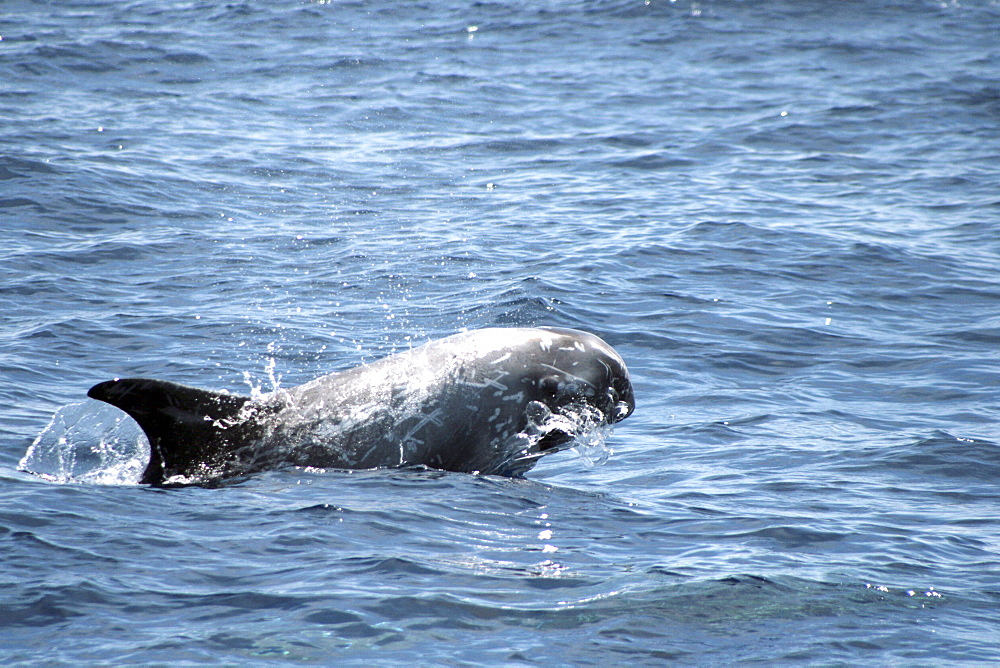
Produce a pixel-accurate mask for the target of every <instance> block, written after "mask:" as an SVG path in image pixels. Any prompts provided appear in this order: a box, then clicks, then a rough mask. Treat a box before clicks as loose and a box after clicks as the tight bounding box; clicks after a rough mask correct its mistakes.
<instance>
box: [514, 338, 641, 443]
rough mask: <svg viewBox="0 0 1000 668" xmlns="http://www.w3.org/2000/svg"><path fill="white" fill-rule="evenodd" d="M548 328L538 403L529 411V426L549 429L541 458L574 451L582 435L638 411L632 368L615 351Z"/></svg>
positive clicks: (538, 363) (539, 361)
mask: <svg viewBox="0 0 1000 668" xmlns="http://www.w3.org/2000/svg"><path fill="white" fill-rule="evenodd" d="M542 329H543V330H544V332H546V333H547V334H548V336H544V335H543V336H542V337H541V340H540V343H539V346H540V351H541V352H540V353H539V354H538V356H537V357H536V358H535V374H536V377H535V379H534V384H535V392H534V393H533V394H534V397H535V400H534V401H531V402H529V403H528V404H527V407H526V410H527V413H528V419H529V424H536V425H542V426H543V429H542V431H543V432H544V436H543V437H542V438H541V440H540V441H539V442H538V445H537V451H536V452H537V455H541V454H545V453H549V452H554V451H557V450H562V449H564V448H566V447H569V445H571V444H572V443H573V442H574V440H575V439H576V437H577V436H579V435H580V434H581V433H584V432H586V431H588V430H589V429H592V428H594V427H598V426H600V425H602V424H603V425H609V424H614V423H616V422H621V421H622V420H624V419H625V418H627V417H628V416H629V415H631V414H632V411H634V410H635V395H634V393H633V391H632V383H631V381H630V380H629V375H628V369H627V368H626V367H625V362H624V361H622V358H621V356H619V355H618V353H617V352H615V350H614V348H612V347H611V346H609V345H608V344H607V343H605V342H604V341H602V340H601V339H600V338H598V337H597V336H594V335H593V334H588V333H586V332H580V331H577V330H573V329H562V328H555V327H545V328H542ZM543 423H544V424H543Z"/></svg>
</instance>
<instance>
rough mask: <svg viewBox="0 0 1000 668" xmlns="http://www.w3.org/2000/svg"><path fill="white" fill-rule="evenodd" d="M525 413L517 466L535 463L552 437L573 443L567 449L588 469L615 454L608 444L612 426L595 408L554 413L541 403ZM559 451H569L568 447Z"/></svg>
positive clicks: (573, 407)
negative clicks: (542, 446)
mask: <svg viewBox="0 0 1000 668" xmlns="http://www.w3.org/2000/svg"><path fill="white" fill-rule="evenodd" d="M626 409H627V407H626ZM525 410H526V412H527V415H528V426H527V427H526V428H525V430H524V432H522V433H521V434H518V436H517V439H516V443H517V446H516V455H515V457H514V462H515V463H516V462H523V461H533V460H535V459H537V458H538V457H540V456H541V455H542V454H543V452H542V451H540V450H539V446H540V444H541V443H542V442H543V441H544V439H545V438H546V437H550V436H551V437H559V438H563V439H565V440H567V441H568V442H570V443H572V445H571V446H569V448H568V449H570V450H572V451H573V452H574V453H576V454H577V455H578V456H579V457H580V458H581V459H582V460H583V462H584V465H585V466H587V467H588V468H589V467H593V466H599V465H601V464H603V463H604V462H606V461H607V460H608V457H610V456H611V454H613V451H612V449H611V447H610V446H609V445H608V443H607V442H608V437H609V436H611V432H612V431H613V425H611V424H609V423H608V421H607V417H606V416H605V415H604V413H603V412H601V411H600V410H599V409H597V408H595V407H594V406H591V405H590V404H588V403H585V402H578V403H571V404H567V405H565V406H562V407H560V408H559V409H557V410H556V411H552V410H551V409H549V407H548V406H546V405H545V404H543V403H541V402H540V401H532V402H530V403H529V404H528V405H527V406H526V409H525ZM559 449H566V446H562V447H560V448H559Z"/></svg>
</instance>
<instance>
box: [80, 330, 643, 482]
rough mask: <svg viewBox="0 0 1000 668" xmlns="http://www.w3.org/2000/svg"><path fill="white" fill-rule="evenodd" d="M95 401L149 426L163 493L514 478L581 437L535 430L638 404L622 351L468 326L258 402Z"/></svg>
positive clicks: (193, 392) (181, 389)
mask: <svg viewBox="0 0 1000 668" xmlns="http://www.w3.org/2000/svg"><path fill="white" fill-rule="evenodd" d="M88 394H89V396H91V397H93V398H95V399H100V400H102V401H106V402H107V403H109V404H111V405H113V406H117V407H118V408H120V409H122V410H123V411H125V412H126V413H128V414H129V415H131V416H132V417H133V418H135V420H136V421H137V422H138V423H139V425H140V426H141V427H142V429H143V431H144V432H145V433H146V436H147V437H148V438H149V441H150V448H151V453H150V462H149V465H148V466H147V467H146V470H145V472H144V473H143V476H142V479H141V482H142V483H148V484H154V485H163V484H189V483H204V482H212V481H215V480H220V479H223V478H227V477H232V476H238V475H244V474H248V473H253V472H256V471H262V470H266V469H272V468H277V467H280V466H284V465H298V466H313V467H321V468H343V469H370V468H379V467H399V466H419V465H423V466H427V467H431V468H435V469H443V470H448V471H461V472H469V473H473V472H477V473H491V474H499V475H511V476H516V475H521V474H523V473H524V472H525V471H527V470H528V469H530V468H531V467H532V466H534V464H535V462H536V461H537V459H538V457H540V456H541V455H542V454H546V453H548V452H555V451H557V450H559V449H560V448H561V447H564V446H566V445H567V444H568V443H569V442H571V441H572V436H571V435H570V434H567V433H566V432H564V431H562V430H561V429H558V428H551V424H549V428H548V429H543V430H542V431H541V432H540V431H539V430H538V429H537V426H538V425H539V424H544V423H545V417H546V416H548V415H549V414H550V413H551V414H557V415H558V414H560V413H562V414H566V415H576V414H578V413H580V412H587V411H589V412H590V413H591V414H594V413H595V412H596V414H597V417H598V418H599V419H600V421H601V422H603V423H608V424H611V423H614V422H618V421H620V420H623V419H624V418H625V417H627V416H628V415H630V414H631V413H632V411H633V409H634V407H635V400H634V397H633V392H632V385H631V383H630V381H629V376H628V370H627V369H626V367H625V363H624V362H623V361H622V359H621V357H620V356H619V355H618V354H617V353H616V352H615V351H614V349H612V348H611V346H609V345H608V344H607V343H605V342H604V341H602V340H601V339H599V338H598V337H596V336H594V335H592V334H588V333H586V332H580V331H576V330H571V329H557V328H548V327H546V328H530V329H529V328H517V329H514V328H511V329H481V330H474V331H470V332H464V333H461V334H456V335H454V336H450V337H448V338H445V339H441V340H438V341H433V342H431V343H428V344H426V345H423V346H421V347H419V348H414V349H412V350H409V351H407V352H404V353H401V354H398V355H392V356H390V357H386V358H384V359H381V360H379V361H377V362H373V363H372V364H367V365H364V366H360V367H357V368H354V369H350V370H348V371H343V372H340V373H333V374H330V375H327V376H323V377H321V378H318V379H316V380H314V381H311V382H309V383H306V384H304V385H299V386H297V387H293V388H290V389H287V390H278V391H276V392H273V393H271V394H268V395H265V396H263V397H260V398H257V399H253V398H250V397H244V396H237V395H232V394H228V393H225V392H211V391H205V390H199V389H196V388H193V387H187V386H184V385H178V384H176V383H169V382H166V381H158V380H149V379H142V378H131V379H116V380H111V381H107V382H104V383H100V384H98V385H95V386H94V387H93V388H91V390H90V392H88ZM532 435H534V436H535V438H531V436H532Z"/></svg>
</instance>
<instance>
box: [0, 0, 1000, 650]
mask: <svg viewBox="0 0 1000 668" xmlns="http://www.w3.org/2000/svg"><path fill="white" fill-rule="evenodd" d="M997 34H1000V6H998V5H997V4H996V3H995V2H991V1H989V0H980V1H976V2H922V1H917V2H890V1H887V2H871V3H855V2H850V3H836V4H829V3H812V2H795V3H790V2H770V3H745V2H736V1H735V0H718V1H714V0H703V1H701V2H690V1H688V0H677V1H676V2H667V1H658V0H652V1H651V2H649V3H645V2H642V1H641V0H640V1H638V2H631V1H630V2H620V1H619V2H616V1H612V0H608V1H597V2H543V3H472V4H470V3H426V4H424V3H410V2H403V3H390V4H382V5H378V4H372V3H364V2H354V3H351V2H332V1H331V2H324V3H318V2H312V3H310V2H301V1H295V2H274V3H266V4H254V3H231V4H225V5H221V4H218V3H207V2H198V1H189V2H169V3H162V2H159V3H153V2H147V1H146V0H139V1H137V2H131V3H112V2H108V1H107V0H92V1H90V2H74V3H55V2H42V1H37V2H10V3H5V4H4V5H3V6H2V7H0V36H2V40H0V117H2V118H3V122H2V123H0V221H2V225H0V238H2V244H0V313H2V314H3V315H2V317H0V351H2V353H0V378H2V379H3V381H4V382H3V383H2V384H0V406H2V410H0V545H2V549H0V586H2V588H3V591H4V594H3V595H2V596H0V626H2V628H3V632H2V633H0V660H2V662H3V663H4V664H8V665H10V664H19V663H20V664H25V665H28V664H30V665H36V664H39V663H45V662H47V663H50V664H62V663H64V664H74V665H79V664H81V663H82V664H102V663H109V664H122V663H155V662H162V663H172V664H174V663H184V662H187V663H199V662H206V663H208V662H211V663H219V662H222V663H240V664H244V663H248V662H252V663H261V664H262V663H269V662H303V663H313V664H315V663H321V664H322V663H328V664H332V663H337V664H345V663H346V664H356V665H370V664H395V663H404V662H412V663H418V664H457V663H463V662H467V663H484V662H486V663H506V664H511V665H522V664H524V665H528V664H531V665H533V664H545V665H549V664H582V665H609V664H612V663H625V662H628V663H630V664H651V665H658V664H662V663H664V662H673V663H676V664H698V665H720V664H733V663H738V662H749V661H756V662H762V663H776V662H796V663H824V664H838V663H840V664H845V665H858V664H870V665H885V664H897V665H899V664H904V663H905V664H912V663H921V664H934V665H942V664H954V663H958V662H962V663H988V662H992V661H995V660H997V659H1000V651H998V650H997V647H998V646H1000V613H998V612H997V610H998V608H1000V586H998V582H1000V521H998V520H997V507H998V505H997V503H998V501H1000V493H998V491H997V481H998V480H1000V441H998V438H997V424H998V422H1000V394H998V387H1000V372H998V364H1000V271H998V269H1000V233H998V230H1000V225H998V224H1000V194H998V190H997V183H998V182H1000V168H998V167H997V164H998V163H997V155H1000V132H998V126H1000V93H998V91H1000V42H997V39H996V35H997ZM536 324H550V325H558V326H569V327H576V328H580V329H585V330H588V331H592V332H594V333H597V334H599V335H601V336H602V337H604V338H605V339H606V340H607V341H608V342H609V343H611V344H612V345H613V346H615V348H616V349H617V350H618V351H619V352H620V353H621V354H622V356H623V357H624V358H625V360H626V362H627V363H628V365H629V368H630V370H631V373H632V378H633V382H634V384H635V388H636V402H637V409H636V412H635V414H634V415H633V416H631V417H630V418H629V419H628V420H626V421H625V422H623V423H621V424H620V425H618V426H617V427H616V429H615V431H614V433H613V435H611V436H610V437H609V439H608V440H607V442H606V445H607V446H610V447H611V448H612V449H613V453H612V454H611V456H610V457H609V458H608V459H607V461H606V462H604V463H603V464H599V465H596V466H595V465H593V464H591V463H588V461H587V460H586V459H584V458H581V457H580V456H578V455H576V454H573V453H572V452H566V453H560V454H558V455H552V456H549V457H545V458H543V459H542V460H541V462H540V464H539V465H538V466H537V467H536V468H535V469H533V470H532V471H530V472H529V473H528V474H527V476H526V477H525V478H524V479H506V478H498V477H488V476H473V475H467V474H455V473H441V472H435V471H413V470H404V471H391V470H382V471H360V472H338V471H325V472H324V471H306V470H299V469H291V470H283V471H275V472H269V473H265V474H258V475H254V476H251V477H249V478H247V479H243V480H240V481H237V482H235V483H234V484H231V485H227V486H222V487H217V488H211V489H209V488H201V487H188V488H182V489H170V490H163V489H154V488H147V487H140V486H136V485H128V484H109V483H115V482H124V481H125V480H127V479H128V476H127V475H126V473H125V472H124V471H123V473H122V475H121V476H118V475H111V476H105V477H103V478H99V479H98V480H96V481H93V480H92V481H90V482H82V481H80V482H70V483H66V484H57V483H54V482H51V481H49V480H46V479H43V478H41V477H38V476H34V475H31V474H29V473H25V472H21V471H18V470H17V467H18V463H19V462H20V461H21V458H22V457H23V456H24V454H25V452H26V451H27V450H28V447H29V446H30V445H31V443H32V441H33V440H34V439H35V438H36V436H38V435H39V434H40V433H42V432H43V431H44V430H45V429H46V426H47V425H48V424H49V423H50V420H51V419H52V416H53V414H57V415H69V414H74V415H76V414H77V413H79V414H80V415H82V416H83V419H84V420H85V421H86V420H91V421H92V422H93V423H96V424H98V425H101V424H104V425H106V424H108V422H107V421H108V420H111V421H113V420H114V417H111V416H110V415H109V414H107V413H102V414H96V413H91V412H90V411H97V410H98V408H97V406H99V404H96V403H89V402H88V403H84V404H83V405H82V406H79V407H75V406H73V405H74V404H79V403H80V402H83V401H84V397H85V393H86V390H87V389H88V388H89V387H90V386H91V385H93V384H94V383H96V382H99V381H102V380H106V379H108V378H112V377H116V376H150V377H156V378H162V379H167V380H173V381H177V382H184V383H190V384H194V385H198V386H201V387H207V388H216V389H218V388H228V389H230V390H231V391H234V392H241V393H250V392H251V391H252V390H257V391H260V390H264V391H266V390H268V389H272V388H273V387H275V386H283V387H287V386H291V385H296V384H299V383H302V382H305V381H307V380H310V379H312V378H315V377H317V376H319V375H322V374H325V373H328V372H331V371H334V370H339V369H344V368H348V367H351V366H354V365H356V364H359V363H362V362H368V361H372V360H374V359H377V358H379V357H381V356H383V355H385V354H388V353H390V352H392V351H398V350H404V349H406V348H408V347H410V346H412V345H416V344H418V343H422V342H424V341H427V340H429V339H432V338H437V337H439V336H445V335H448V334H451V333H454V332H456V331H458V330H460V329H462V328H476V327H484V326H496V325H536ZM67 407H68V408H67ZM74 411H76V413H74ZM94 415H97V417H88V416H94ZM88 439H93V444H94V445H95V446H96V445H97V444H99V443H100V438H99V437H94V436H92V435H91V436H83V437H82V441H83V442H84V443H89V442H91V441H89V440H88ZM70 440H73V438H70ZM80 442H81V439H80V438H77V440H76V443H77V445H79V443H80ZM57 450H58V448H57ZM63 452H66V451H63ZM74 452H83V453H86V449H85V448H84V449H79V450H75V451H74ZM91 454H92V455H93V456H94V457H95V458H97V459H98V460H99V458H100V455H101V453H100V452H94V453H91ZM75 465H79V466H87V465H88V463H87V461H83V460H81V461H77V462H76V463H75ZM99 483H100V484H99Z"/></svg>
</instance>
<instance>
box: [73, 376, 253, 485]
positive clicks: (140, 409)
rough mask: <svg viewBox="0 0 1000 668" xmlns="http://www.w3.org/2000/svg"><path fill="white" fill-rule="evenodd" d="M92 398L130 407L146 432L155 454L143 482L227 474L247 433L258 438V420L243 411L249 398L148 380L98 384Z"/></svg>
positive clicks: (113, 404) (91, 392) (90, 393)
mask: <svg viewBox="0 0 1000 668" xmlns="http://www.w3.org/2000/svg"><path fill="white" fill-rule="evenodd" d="M87 396H89V397H91V398H93V399H98V400H100V401H104V402H107V403H109V404H111V405H112V406H115V407H117V408H120V409H121V410H123V411H125V412H126V413H128V414H129V415H130V416H131V417H132V418H133V419H134V420H135V421H136V422H138V423H139V426H140V427H142V430H143V431H144V432H145V433H146V437H147V438H148V439H149V446H150V456H149V465H148V466H147V467H146V470H145V472H144V473H143V474H142V480H141V481H140V483H143V484H152V485H158V484H162V483H163V482H164V481H167V480H168V479H169V478H171V477H173V476H177V475H181V476H191V475H192V474H193V473H196V472H204V473H214V474H215V475H218V474H219V473H224V471H220V470H217V469H219V468H227V467H228V466H231V465H232V463H233V462H232V460H233V456H234V454H238V452H237V451H238V450H239V449H240V446H244V447H245V446H246V445H247V441H248V437H249V440H250V441H254V440H256V439H254V438H253V436H254V434H253V432H254V431H255V430H256V426H255V425H256V420H253V419H248V417H249V416H248V414H247V411H245V410H244V408H245V407H247V404H248V402H250V397H245V396H240V395H236V394H228V393H225V392H213V391H207V390H201V389H198V388H196V387H189V386H187V385H180V384H178V383H171V382H167V381H163V380H152V379H149V378H121V379H115V380H109V381H105V382H103V383H98V384H97V385H95V386H93V387H92V388H90V391H89V392H87ZM212 477H215V476H212Z"/></svg>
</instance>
